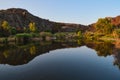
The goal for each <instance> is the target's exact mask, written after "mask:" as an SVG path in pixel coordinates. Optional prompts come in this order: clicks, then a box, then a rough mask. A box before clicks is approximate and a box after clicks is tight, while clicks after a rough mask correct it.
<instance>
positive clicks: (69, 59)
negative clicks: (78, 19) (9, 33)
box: [0, 40, 120, 80]
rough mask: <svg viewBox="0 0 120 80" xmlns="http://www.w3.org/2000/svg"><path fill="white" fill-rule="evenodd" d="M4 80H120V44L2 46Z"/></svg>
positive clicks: (0, 79)
mask: <svg viewBox="0 0 120 80" xmlns="http://www.w3.org/2000/svg"><path fill="white" fill-rule="evenodd" d="M0 80H120V44H119V43H117V42H103V41H98V42H97V41H96V42H90V41H89V42H81V41H79V40H78V41H77V42H56V41H52V42H39V43H30V44H26V45H15V44H10V45H2V44H1V45H0Z"/></svg>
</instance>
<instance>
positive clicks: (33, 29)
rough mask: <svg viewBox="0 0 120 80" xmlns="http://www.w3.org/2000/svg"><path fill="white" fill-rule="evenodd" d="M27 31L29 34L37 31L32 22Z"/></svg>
mask: <svg viewBox="0 0 120 80" xmlns="http://www.w3.org/2000/svg"><path fill="white" fill-rule="evenodd" d="M29 29H30V31H31V32H35V31H36V30H37V28H36V26H35V23H34V22H32V23H30V24H29Z"/></svg>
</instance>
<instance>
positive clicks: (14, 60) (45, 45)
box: [0, 40, 120, 68]
mask: <svg viewBox="0 0 120 80" xmlns="http://www.w3.org/2000/svg"><path fill="white" fill-rule="evenodd" d="M80 46H87V47H89V48H91V49H94V50H95V51H96V53H97V55H98V56H103V57H107V56H111V55H112V56H113V57H114V58H115V60H114V62H113V64H114V65H115V66H118V67H119V68H120V47H119V43H118V42H114V43H113V42H103V41H95V42H90V41H82V40H77V41H75V42H56V41H52V42H38V43H34V44H33V43H30V44H26V45H15V44H11V45H2V44H1V45H0V64H9V65H13V66H17V65H23V64H27V63H28V62H30V61H31V60H33V59H34V58H35V57H36V56H38V55H42V54H44V53H47V52H49V51H51V50H56V49H61V48H70V47H80Z"/></svg>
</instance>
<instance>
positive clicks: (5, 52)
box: [3, 50, 9, 58]
mask: <svg viewBox="0 0 120 80" xmlns="http://www.w3.org/2000/svg"><path fill="white" fill-rule="evenodd" d="M3 55H4V57H5V58H7V57H8V56H9V51H8V50H5V51H4V52H3Z"/></svg>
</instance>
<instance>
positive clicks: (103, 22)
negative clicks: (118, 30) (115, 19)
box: [95, 18, 114, 34]
mask: <svg viewBox="0 0 120 80" xmlns="http://www.w3.org/2000/svg"><path fill="white" fill-rule="evenodd" d="M113 28H114V27H113V25H112V23H111V20H110V19H109V18H105V19H103V18H101V19H99V20H98V21H97V23H96V24H95V29H96V30H97V31H98V32H101V33H105V34H110V33H112V31H113V30H114V29H113Z"/></svg>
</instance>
